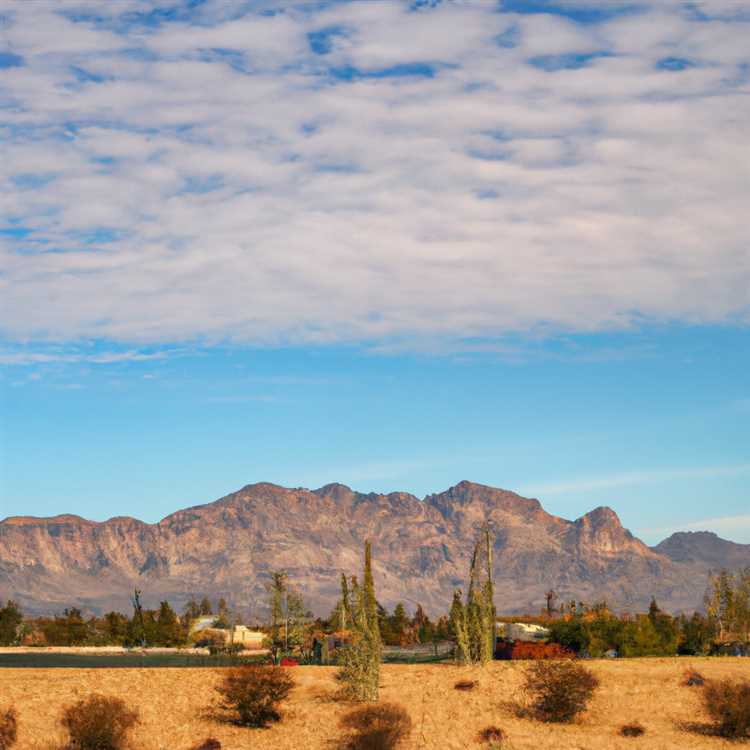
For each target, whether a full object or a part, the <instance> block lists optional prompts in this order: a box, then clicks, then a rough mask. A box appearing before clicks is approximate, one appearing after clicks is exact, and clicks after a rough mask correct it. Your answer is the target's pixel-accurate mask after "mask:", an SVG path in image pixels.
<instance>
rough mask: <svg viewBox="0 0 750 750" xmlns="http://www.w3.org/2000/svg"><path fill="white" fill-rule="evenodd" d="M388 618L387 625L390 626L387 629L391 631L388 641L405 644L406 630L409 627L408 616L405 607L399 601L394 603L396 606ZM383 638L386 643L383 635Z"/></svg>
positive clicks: (397, 644) (398, 644) (400, 644)
mask: <svg viewBox="0 0 750 750" xmlns="http://www.w3.org/2000/svg"><path fill="white" fill-rule="evenodd" d="M388 619H389V622H388V625H389V626H390V627H389V629H390V631H391V632H390V642H391V643H393V645H396V646H403V645H405V641H406V631H407V629H408V627H409V618H408V617H407V615H406V609H405V607H404V605H403V603H402V602H399V603H398V604H397V605H396V608H395V609H394V610H393V615H391V617H390V618H388ZM383 640H384V641H385V642H386V643H388V642H389V641H388V640H387V639H386V638H385V637H384V638H383Z"/></svg>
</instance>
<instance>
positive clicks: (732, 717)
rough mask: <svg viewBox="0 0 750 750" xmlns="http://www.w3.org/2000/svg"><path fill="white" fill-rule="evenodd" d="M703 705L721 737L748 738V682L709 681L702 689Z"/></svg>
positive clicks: (749, 691)
mask: <svg viewBox="0 0 750 750" xmlns="http://www.w3.org/2000/svg"><path fill="white" fill-rule="evenodd" d="M703 705H704V706H705V709H706V711H707V712H708V714H709V716H710V717H711V719H712V720H713V723H714V730H715V731H716V733H717V734H719V735H721V736H722V737H730V738H733V739H745V738H747V737H750V680H740V681H737V682H735V681H733V680H711V681H710V682H707V683H706V685H705V686H704V687H703Z"/></svg>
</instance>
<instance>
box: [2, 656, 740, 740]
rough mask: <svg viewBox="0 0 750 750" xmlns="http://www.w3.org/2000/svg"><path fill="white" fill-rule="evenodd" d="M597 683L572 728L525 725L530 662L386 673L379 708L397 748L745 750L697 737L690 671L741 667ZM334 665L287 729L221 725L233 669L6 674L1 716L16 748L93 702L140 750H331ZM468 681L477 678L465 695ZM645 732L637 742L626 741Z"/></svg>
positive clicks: (681, 667)
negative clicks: (396, 727) (131, 724)
mask: <svg viewBox="0 0 750 750" xmlns="http://www.w3.org/2000/svg"><path fill="white" fill-rule="evenodd" d="M586 665H587V666H588V667H589V668H590V669H591V671H592V672H593V673H594V675H595V676H596V678H597V679H598V680H599V685H600V686H599V688H598V689H597V690H596V692H595V694H594V697H593V700H592V701H591V703H590V707H589V710H588V711H586V712H585V713H583V714H582V715H581V716H580V717H579V718H578V719H576V720H575V721H574V722H573V723H571V724H546V723H542V722H539V721H535V720H532V719H529V718H522V716H519V714H518V712H517V711H516V710H515V709H514V705H513V703H514V702H516V701H518V700H519V699H520V698H521V693H520V688H521V685H522V684H523V675H524V670H525V669H526V668H527V666H528V663H523V662H493V663H491V664H489V665H488V666H487V667H485V668H481V667H464V666H455V665H449V664H428V665H385V666H383V668H382V670H381V675H380V686H381V687H380V700H381V701H383V702H388V703H392V704H397V705H399V706H401V707H403V708H404V709H405V710H406V712H407V714H408V717H409V718H410V720H411V725H412V727H413V728H412V731H411V734H410V736H409V737H408V739H407V740H405V741H404V742H403V743H402V745H400V747H403V748H436V749H437V748H440V750H451V749H455V750H461V749H463V748H483V747H484V748H486V747H488V743H487V741H486V740H483V739H482V737H481V733H482V732H483V731H484V730H486V729H487V728H488V727H496V728H499V729H501V730H502V733H503V736H504V737H505V738H506V739H503V743H502V747H503V748H508V749H509V750H510V749H511V748H512V749H513V750H547V749H548V748H550V749H552V748H554V749H558V748H559V749H560V750H566V749H569V750H581V749H584V750H599V749H601V750H604V748H614V749H615V750H617V749H618V748H621V749H625V748H653V749H654V750H656V748H658V749H659V750H671V749H674V750H677V749H678V748H679V750H685V749H689V748H729V747H733V748H737V743H736V742H729V741H727V740H724V739H722V738H720V737H716V736H711V735H709V734H706V733H703V732H701V731H700V725H701V723H702V722H708V720H709V717H708V716H706V715H705V714H704V712H703V708H702V701H701V688H699V687H691V686H688V685H686V684H685V672H686V670H687V669H694V670H697V671H699V672H700V673H701V674H702V675H703V676H704V677H705V678H707V680H716V679H724V678H732V679H739V678H743V677H744V678H747V677H748V676H750V660H748V659H743V658H731V657H724V658H689V659H687V658H651V659H627V660H612V661H590V662H586ZM336 671H337V670H336V669H335V668H333V667H292V668H289V672H290V674H291V675H292V676H293V678H294V680H295V687H294V689H293V690H292V692H291V695H290V696H289V698H288V700H287V701H286V702H285V703H284V704H283V705H282V708H281V713H282V720H281V721H280V722H278V723H275V724H273V725H271V726H270V727H269V728H267V729H247V728H243V727H238V726H235V725H232V724H229V723H224V722H221V721H219V720H217V718H216V717H215V716H214V717H212V715H211V713H210V712H207V711H206V708H207V707H208V706H210V704H211V703H212V702H215V700H216V697H217V694H216V691H215V687H216V686H217V685H218V684H219V683H220V681H221V680H222V677H223V673H224V670H212V669H190V668H181V669H180V668H178V669H175V668H165V669H11V668H7V669H2V670H0V707H5V706H15V708H16V709H17V711H18V742H17V744H16V745H15V748H17V749H18V750H52V749H53V748H60V747H61V746H62V745H63V744H64V742H65V739H66V734H65V732H64V730H63V728H62V726H61V724H60V717H61V715H62V712H63V709H64V708H65V707H66V706H69V705H70V704H72V703H75V702H77V701H80V700H82V699H84V698H86V697H87V696H89V695H90V694H91V693H100V694H103V695H110V696H117V697H119V698H122V699H123V700H124V701H125V702H126V703H127V705H128V706H129V707H131V708H133V709H135V710H137V711H138V713H139V716H140V723H139V724H138V725H137V726H136V727H135V729H134V731H133V733H132V748H133V750H190V748H193V747H195V746H196V745H198V744H200V743H201V742H202V741H203V740H205V739H206V738H207V737H213V738H216V739H217V740H219V741H220V742H221V746H222V748H223V749H225V750H247V749H248V748H253V749H254V750H265V749H267V750H270V749H271V748H273V750H300V749H304V750H317V749H318V748H319V749H320V750H323V749H324V748H325V749H326V750H332V749H335V748H337V747H343V746H344V743H343V738H344V736H345V733H346V728H345V725H344V723H343V722H344V717H345V716H346V715H347V714H350V713H351V711H352V709H353V707H354V706H353V704H351V703H346V702H343V701H341V700H340V699H338V697H337V691H338V690H339V687H340V686H339V684H338V683H337V681H336V679H335V674H336ZM459 681H475V682H476V685H475V686H474V687H473V689H471V690H457V689H456V688H455V685H456V683H457V682H459ZM634 724H639V725H641V726H642V727H643V728H644V730H645V732H644V733H643V734H642V735H641V736H639V737H628V736H623V735H622V734H621V729H622V727H623V726H625V725H634Z"/></svg>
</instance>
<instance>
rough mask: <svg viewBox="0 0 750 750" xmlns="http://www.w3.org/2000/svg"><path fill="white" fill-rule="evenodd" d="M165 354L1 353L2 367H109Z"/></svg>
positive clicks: (149, 359)
mask: <svg viewBox="0 0 750 750" xmlns="http://www.w3.org/2000/svg"><path fill="white" fill-rule="evenodd" d="M166 356H167V355H166V353H164V352H153V353H144V352H138V351H127V352H98V353H95V354H94V353H92V354H83V353H81V354H71V353H65V352H60V353H48V352H33V351H30V352H0V365H42V364H50V363H56V362H59V363H65V364H71V363H77V362H86V363H90V364H99V365H107V364H114V363H118V362H148V361H151V360H156V359H164V358H165V357H166Z"/></svg>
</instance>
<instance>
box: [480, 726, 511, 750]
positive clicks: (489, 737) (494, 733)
mask: <svg viewBox="0 0 750 750" xmlns="http://www.w3.org/2000/svg"><path fill="white" fill-rule="evenodd" d="M478 739H479V742H482V743H484V744H486V745H487V746H488V747H489V748H490V749H491V750H494V748H501V747H502V746H503V743H504V742H505V740H507V739H508V735H507V734H506V733H505V732H504V731H503V730H502V729H500V727H486V728H485V729H483V730H482V731H481V732H480V733H479V738H478Z"/></svg>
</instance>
